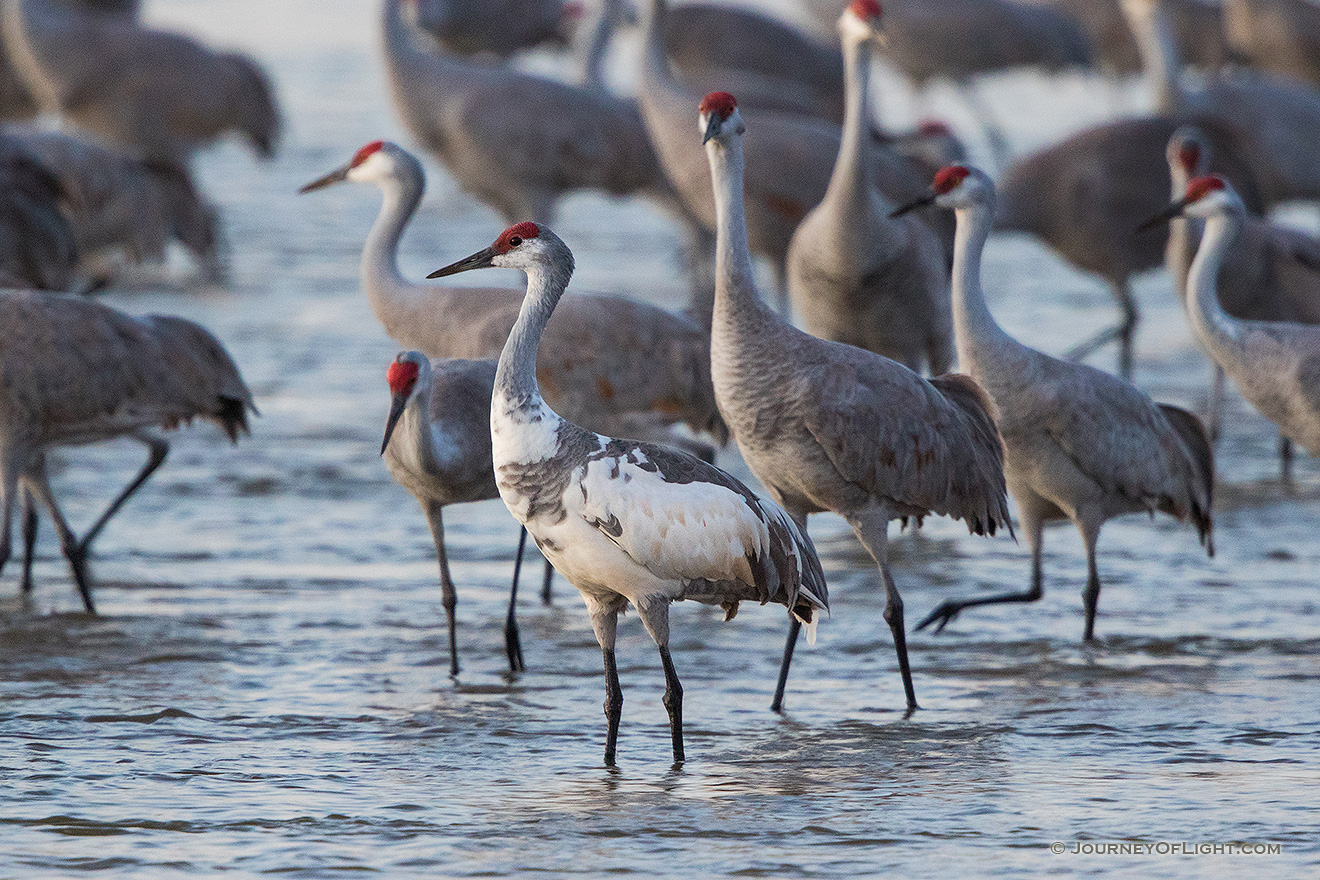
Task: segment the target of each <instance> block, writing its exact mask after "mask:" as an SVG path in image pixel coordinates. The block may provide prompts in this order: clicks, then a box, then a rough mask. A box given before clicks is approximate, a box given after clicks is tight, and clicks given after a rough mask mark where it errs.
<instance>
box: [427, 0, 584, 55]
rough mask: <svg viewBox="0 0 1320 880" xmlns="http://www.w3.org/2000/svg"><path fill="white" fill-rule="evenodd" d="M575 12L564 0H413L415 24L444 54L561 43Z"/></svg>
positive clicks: (495, 52)
mask: <svg viewBox="0 0 1320 880" xmlns="http://www.w3.org/2000/svg"><path fill="white" fill-rule="evenodd" d="M575 19H576V16H575V14H574V9H573V7H572V4H568V3H565V2H564V0H417V24H418V26H419V27H421V28H422V29H423V30H425V31H426V32H427V33H429V34H430V35H431V36H432V37H434V38H435V40H436V42H438V43H439V44H440V45H441V46H442V47H444V49H445V51H447V52H457V53H458V54H460V55H478V54H482V53H488V54H491V55H497V56H499V57H501V58H506V57H508V56H509V55H512V54H513V53H514V52H517V51H518V50H519V49H528V48H531V47H532V46H537V45H540V44H542V43H550V44H555V43H558V44H563V43H566V42H567V41H568V39H569V38H570V36H571V31H572V24H573V23H574V21H575Z"/></svg>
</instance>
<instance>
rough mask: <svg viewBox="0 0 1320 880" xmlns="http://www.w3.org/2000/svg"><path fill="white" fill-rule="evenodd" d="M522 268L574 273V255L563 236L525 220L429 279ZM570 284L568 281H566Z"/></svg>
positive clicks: (433, 274) (527, 270)
mask: <svg viewBox="0 0 1320 880" xmlns="http://www.w3.org/2000/svg"><path fill="white" fill-rule="evenodd" d="M492 266H493V267H495V268H500V269H521V270H522V271H524V272H532V271H533V270H537V269H543V268H548V269H552V270H558V271H561V272H562V271H564V270H567V272H568V274H569V275H571V274H572V273H573V252H572V251H570V250H569V249H568V245H566V244H564V242H563V241H561V240H560V238H559V236H557V235H555V234H554V233H553V232H551V231H550V229H549V228H548V227H545V226H541V225H539V224H537V223H532V222H530V221H524V222H522V223H515V224H514V225H513V226H510V227H509V228H508V229H506V230H504V231H503V232H501V233H500V237H499V238H497V239H495V243H494V244H492V245H491V246H490V247H488V248H483V249H481V250H479V251H477V252H476V253H475V254H473V255H472V256H470V257H464V258H463V259H461V260H459V261H458V262H456V263H450V264H449V265H448V266H445V267H444V268H443V269H436V270H435V271H434V272H432V273H431V274H430V275H427V276H426V277H427V278H444V277H445V276H446V275H457V274H458V273H459V272H467V271H469V270H471V269H488V268H491V267H492ZM565 283H567V279H565Z"/></svg>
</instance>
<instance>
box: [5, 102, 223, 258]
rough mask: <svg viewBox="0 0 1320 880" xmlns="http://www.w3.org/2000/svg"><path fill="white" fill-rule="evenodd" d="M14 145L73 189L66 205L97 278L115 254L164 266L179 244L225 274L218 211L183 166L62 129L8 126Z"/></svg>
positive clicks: (80, 246) (8, 137)
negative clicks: (134, 155) (97, 142)
mask: <svg viewBox="0 0 1320 880" xmlns="http://www.w3.org/2000/svg"><path fill="white" fill-rule="evenodd" d="M0 144H2V145H5V146H7V145H9V144H13V145H15V146H16V147H17V148H18V149H20V150H22V151H23V152H25V153H27V154H28V155H30V156H32V158H34V159H35V160H36V161H38V162H39V163H41V164H42V165H43V166H45V167H46V168H47V169H49V170H50V171H51V172H52V173H53V174H54V175H55V176H56V177H57V178H58V180H59V182H60V184H61V186H62V187H63V189H64V190H65V192H67V193H68V194H69V198H68V199H66V204H67V205H68V207H69V219H70V221H71V222H72V224H73V233H74V238H75V240H76V242H77V247H78V252H79V257H80V261H81V264H82V267H83V269H84V271H85V272H90V274H92V275H93V277H94V278H95V277H97V276H102V277H104V276H105V275H106V274H107V273H108V272H110V271H112V267H113V264H114V263H115V262H116V260H117V259H127V261H128V262H130V263H135V264H143V263H162V262H164V260H165V257H166V250H167V248H168V246H169V244H170V243H171V242H173V241H177V242H179V244H181V245H182V246H183V247H184V248H185V249H187V251H188V252H189V253H190V254H191V255H192V257H193V259H194V260H195V261H196V263H197V265H198V266H199V267H201V269H202V271H203V273H204V274H206V275H208V276H211V277H215V276H216V275H218V274H220V272H221V267H222V265H223V262H224V261H223V257H222V255H221V252H220V246H221V243H222V242H221V236H220V230H219V228H218V225H217V216H216V212H215V211H214V209H213V208H212V207H211V206H210V205H209V204H207V202H206V201H205V200H204V199H203V198H202V196H201V194H200V193H199V192H198V191H197V190H196V188H195V187H194V186H193V183H192V181H191V179H189V177H188V175H187V174H186V173H185V172H184V171H183V170H182V168H181V167H180V166H177V165H171V164H159V163H156V164H153V163H147V162H143V161H141V160H138V159H133V158H130V157H128V156H124V155H122V154H119V153H115V152H112V151H110V150H105V149H102V148H101V147H98V146H96V145H95V144H91V143H87V142H85V141H82V140H79V139H78V138H75V137H72V136H70V135H68V134H65V133H63V132H58V131H49V130H44V129H37V128H27V127H9V128H6V129H3V131H2V132H0Z"/></svg>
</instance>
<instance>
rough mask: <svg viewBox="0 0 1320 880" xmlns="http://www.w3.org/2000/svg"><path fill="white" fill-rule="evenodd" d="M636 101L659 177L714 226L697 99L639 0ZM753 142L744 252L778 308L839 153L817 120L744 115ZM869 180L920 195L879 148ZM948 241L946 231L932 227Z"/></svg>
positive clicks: (661, 19) (920, 187) (649, 2)
mask: <svg viewBox="0 0 1320 880" xmlns="http://www.w3.org/2000/svg"><path fill="white" fill-rule="evenodd" d="M642 11H643V15H642V43H643V49H642V53H641V58H640V65H641V66H640V70H639V74H640V76H639V83H638V94H637V103H638V105H639V106H640V107H641V110H642V118H643V119H645V121H646V128H647V131H648V132H650V135H651V140H652V142H653V143H654V144H655V148H656V152H657V153H658V154H659V156H660V160H661V162H662V163H663V164H664V168H665V172H666V174H668V176H669V179H670V180H671V181H673V184H674V187H675V188H676V189H677V190H678V193H679V195H680V196H681V197H682V199H683V202H684V203H685V204H686V205H687V207H688V209H689V210H690V211H691V212H692V214H694V215H695V216H696V217H697V218H698V219H699V220H700V221H701V223H702V225H703V226H705V227H706V228H707V229H714V228H715V197H714V194H713V193H712V191H711V185H710V171H709V167H708V166H707V164H706V157H705V155H703V153H702V150H701V145H700V144H698V143H697V142H696V141H695V140H694V139H693V137H692V108H693V107H695V106H696V105H697V104H698V103H700V101H701V96H702V93H700V92H696V91H694V90H693V89H691V88H690V87H688V86H687V85H685V84H683V83H682V82H680V81H678V80H677V79H676V78H675V77H674V75H673V72H672V71H671V70H670V68H669V62H668V60H667V58H666V55H665V48H664V45H663V43H662V41H661V39H660V34H661V32H662V29H663V27H664V23H665V20H666V17H667V15H668V11H669V7H668V3H667V0H645V3H644V5H643V7H642ZM747 117H748V119H751V120H753V122H754V123H755V128H756V136H755V137H753V138H752V139H751V140H749V141H748V143H747V149H748V152H749V155H750V157H751V161H750V162H749V163H748V164H749V165H750V168H751V170H750V172H749V174H748V176H747V228H748V235H749V237H750V240H751V247H752V252H753V253H755V254H757V255H758V256H762V257H765V258H766V259H767V260H769V262H770V264H771V266H772V267H773V268H774V270H775V271H776V272H777V273H778V281H779V284H778V285H777V286H778V288H779V293H780V294H781V299H780V303H781V305H782V304H783V303H784V300H783V299H782V294H783V293H785V284H784V278H785V275H784V273H785V271H786V270H785V260H786V259H787V256H788V247H789V243H790V241H791V240H792V238H793V233H794V232H795V231H796V230H797V227H798V225H799V224H800V223H801V222H802V220H803V218H805V217H806V216H807V212H809V211H810V210H811V209H812V208H813V207H815V206H816V205H817V204H818V203H819V202H820V200H821V199H822V198H823V197H824V196H825V191H826V190H827V189H828V188H829V181H830V176H831V168H832V167H833V165H834V162H835V159H836V158H837V157H838V155H839V145H840V141H841V133H840V130H839V127H838V126H836V125H833V124H831V123H828V122H825V121H823V120H821V119H817V118H812V117H807V116H802V115H799V114H792V113H779V112H775V111H770V110H749V111H748V113H747ZM869 160H870V166H869V168H868V171H869V175H868V176H869V179H870V180H871V181H872V183H873V185H875V186H876V187H878V188H879V189H880V190H881V192H883V193H884V194H885V196H886V197H887V198H889V199H890V200H891V201H894V202H902V201H905V200H907V199H910V198H913V197H914V196H915V195H916V194H918V193H919V192H921V191H924V189H925V183H924V181H922V179H921V178H920V176H919V175H917V174H916V173H915V172H914V169H913V166H912V164H911V163H910V161H909V160H908V159H906V158H905V157H903V156H899V155H897V154H896V153H894V152H893V151H890V150H887V149H883V148H880V149H873V150H871V151H870V153H869ZM935 228H936V230H937V231H938V232H941V237H942V240H945V237H946V235H947V240H948V241H949V242H950V243H951V242H952V229H951V228H949V229H947V230H944V229H941V228H940V227H938V226H936V227H935Z"/></svg>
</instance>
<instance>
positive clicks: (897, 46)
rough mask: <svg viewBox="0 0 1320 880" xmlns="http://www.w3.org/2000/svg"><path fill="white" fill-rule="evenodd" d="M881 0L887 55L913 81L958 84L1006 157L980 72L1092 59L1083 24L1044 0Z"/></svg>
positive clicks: (825, 15)
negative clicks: (1040, 2) (1039, 0)
mask: <svg viewBox="0 0 1320 880" xmlns="http://www.w3.org/2000/svg"><path fill="white" fill-rule="evenodd" d="M807 6H808V9H809V11H811V12H812V13H813V14H814V15H815V16H816V18H817V19H818V20H820V21H821V22H822V24H825V25H829V24H833V22H834V20H835V19H837V18H838V14H839V2H838V0H807ZM884 6H885V32H886V35H887V36H888V40H887V42H886V45H885V58H886V60H888V61H889V62H890V63H892V64H893V65H894V66H895V67H896V68H898V70H899V71H900V72H902V74H903V75H904V76H905V77H906V78H907V79H908V81H909V82H911V83H912V84H913V86H915V87H916V88H919V89H920V88H924V87H925V86H926V85H927V84H928V83H930V82H931V81H933V80H937V79H941V78H946V79H949V80H951V81H952V82H953V83H954V84H955V85H957V86H958V88H959V90H960V92H961V93H962V94H963V96H964V97H965V98H966V100H967V104H968V106H969V108H970V109H971V110H972V112H973V113H974V114H975V115H976V116H977V118H978V122H979V123H980V125H981V127H982V129H983V131H984V132H985V134H986V137H987V139H988V141H989V144H990V147H991V149H992V150H993V151H994V152H995V153H996V155H997V156H998V157H999V158H1000V159H1001V160H1003V159H1006V158H1007V156H1008V155H1009V153H1010V150H1009V145H1008V141H1007V139H1006V138H1005V137H1004V135H1003V132H1002V131H1001V129H1000V127H999V125H998V124H997V123H996V122H995V120H994V119H993V117H992V115H991V113H990V111H989V109H988V108H987V107H986V105H985V102H984V100H983V99H982V98H981V95H980V93H979V91H978V90H977V81H978V78H979V77H980V76H982V75H984V74H987V73H993V72H996V71H1002V70H1008V69H1012V68H1018V67H1034V68H1038V69H1040V70H1044V71H1050V72H1053V71H1059V70H1066V69H1069V68H1078V67H1087V66H1089V65H1090V63H1091V52H1090V45H1089V42H1088V41H1087V38H1086V34H1085V33H1084V32H1083V30H1082V27H1081V25H1080V24H1078V23H1077V21H1076V20H1074V19H1073V18H1072V17H1071V16H1068V15H1065V14H1063V13H1061V12H1059V11H1057V10H1055V9H1052V8H1050V7H1047V6H1037V5H1032V4H1029V3H1019V2H1013V0H886V2H885V3H884Z"/></svg>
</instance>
